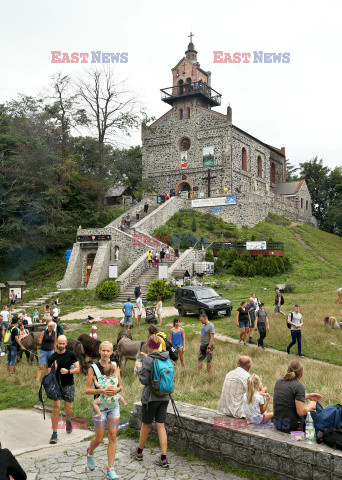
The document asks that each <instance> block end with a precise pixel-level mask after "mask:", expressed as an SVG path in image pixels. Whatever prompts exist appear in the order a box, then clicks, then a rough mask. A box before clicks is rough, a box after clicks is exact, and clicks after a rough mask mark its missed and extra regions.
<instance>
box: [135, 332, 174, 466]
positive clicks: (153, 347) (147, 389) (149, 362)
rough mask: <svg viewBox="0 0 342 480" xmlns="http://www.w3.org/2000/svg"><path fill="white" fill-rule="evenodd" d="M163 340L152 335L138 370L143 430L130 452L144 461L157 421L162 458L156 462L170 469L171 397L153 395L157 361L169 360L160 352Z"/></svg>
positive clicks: (138, 459)
mask: <svg viewBox="0 0 342 480" xmlns="http://www.w3.org/2000/svg"><path fill="white" fill-rule="evenodd" d="M160 343H161V340H160V338H159V337H157V336H156V335H151V336H150V337H149V339H148V341H147V350H148V355H147V356H146V357H145V358H143V361H142V367H141V368H139V369H138V377H139V380H140V382H141V383H142V384H143V385H144V389H143V392H142V396H141V403H142V415H141V421H142V423H141V430H140V437H139V444H138V446H135V445H133V446H132V447H131V450H130V454H131V456H132V457H133V458H134V459H135V460H137V461H140V462H141V461H142V460H143V458H144V454H143V450H144V447H145V444H146V441H147V437H148V433H149V430H150V426H151V424H152V422H153V420H155V422H156V429H157V432H158V438H159V443H160V447H161V456H160V458H159V459H158V460H156V465H158V466H159V467H162V468H169V462H168V459H167V434H166V430H165V422H166V411H167V407H168V404H169V401H170V395H163V396H162V397H160V396H158V395H156V394H155V393H153V390H152V382H151V379H152V378H153V374H154V362H155V360H161V361H166V360H168V359H169V352H168V351H166V350H164V351H162V352H159V351H158V349H159V346H160Z"/></svg>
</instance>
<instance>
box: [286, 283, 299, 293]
mask: <svg viewBox="0 0 342 480" xmlns="http://www.w3.org/2000/svg"><path fill="white" fill-rule="evenodd" d="M296 288H297V285H296V284H295V283H293V282H286V285H285V292H286V293H293V292H294V291H295V290H296Z"/></svg>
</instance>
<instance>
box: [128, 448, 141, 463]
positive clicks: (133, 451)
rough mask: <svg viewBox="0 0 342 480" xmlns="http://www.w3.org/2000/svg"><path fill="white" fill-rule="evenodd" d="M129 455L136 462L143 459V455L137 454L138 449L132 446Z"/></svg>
mask: <svg viewBox="0 0 342 480" xmlns="http://www.w3.org/2000/svg"><path fill="white" fill-rule="evenodd" d="M130 454H131V457H133V458H135V459H136V460H138V462H141V460H142V459H143V458H144V454H143V453H138V447H135V446H134V445H133V446H132V447H131V450H130Z"/></svg>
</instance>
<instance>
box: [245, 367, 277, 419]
mask: <svg viewBox="0 0 342 480" xmlns="http://www.w3.org/2000/svg"><path fill="white" fill-rule="evenodd" d="M261 390H262V383H261V381H260V378H259V377H258V375H255V374H253V375H251V376H250V377H249V378H248V380H247V392H246V393H245V394H244V396H243V409H244V412H245V415H246V418H247V420H250V421H251V422H252V423H254V424H255V425H263V424H264V423H266V422H268V421H269V420H271V418H273V412H268V413H267V412H266V410H267V407H268V404H269V401H270V398H271V397H270V396H269V394H268V393H261Z"/></svg>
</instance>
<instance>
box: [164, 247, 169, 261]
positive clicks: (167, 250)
mask: <svg viewBox="0 0 342 480" xmlns="http://www.w3.org/2000/svg"><path fill="white" fill-rule="evenodd" d="M165 254H166V262H168V261H169V260H170V247H166V251H165Z"/></svg>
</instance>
